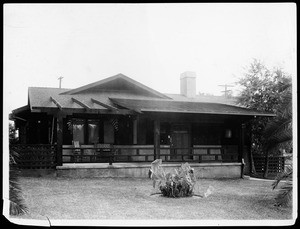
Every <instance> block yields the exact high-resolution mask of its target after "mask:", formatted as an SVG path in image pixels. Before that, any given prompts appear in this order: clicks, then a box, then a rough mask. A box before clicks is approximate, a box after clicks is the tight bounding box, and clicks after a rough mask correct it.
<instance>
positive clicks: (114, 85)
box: [62, 73, 169, 98]
mask: <svg viewBox="0 0 300 229" xmlns="http://www.w3.org/2000/svg"><path fill="white" fill-rule="evenodd" d="M99 91H136V92H138V93H139V94H144V95H147V96H149V97H156V98H169V97H168V96H166V95H165V94H162V93H160V92H158V91H155V90H153V89H152V88H150V87H147V86H145V85H143V84H141V83H139V82H137V81H135V80H133V79H131V78H129V77H127V76H125V75H123V74H121V73H120V74H117V75H115V76H111V77H108V78H105V79H103V80H99V81H97V82H94V83H91V84H87V85H85V86H82V87H79V88H76V89H72V90H69V91H65V92H63V93H62V94H67V95H74V94H78V93H86V92H88V93H90V92H99Z"/></svg>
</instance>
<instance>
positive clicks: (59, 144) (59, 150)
mask: <svg viewBox="0 0 300 229" xmlns="http://www.w3.org/2000/svg"><path fill="white" fill-rule="evenodd" d="M56 127H57V128H56V131H57V152H56V163H57V165H62V145H63V116H62V114H60V112H59V113H58V114H57V126H56Z"/></svg>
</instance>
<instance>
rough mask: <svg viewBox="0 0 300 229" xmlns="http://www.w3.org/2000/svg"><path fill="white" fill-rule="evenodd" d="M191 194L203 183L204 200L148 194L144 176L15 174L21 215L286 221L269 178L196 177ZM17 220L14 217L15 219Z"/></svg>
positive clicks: (285, 209)
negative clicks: (22, 209) (22, 203)
mask: <svg viewBox="0 0 300 229" xmlns="http://www.w3.org/2000/svg"><path fill="white" fill-rule="evenodd" d="M197 182H198V184H197V185H198V186H197V188H196V191H197V193H200V194H203V193H204V192H205V191H206V190H207V188H208V187H209V186H212V187H213V188H214V192H213V193H212V194H211V195H210V196H208V197H207V198H201V197H195V196H194V197H185V198H179V199H174V198H165V197H162V196H160V195H152V196H151V195H150V194H151V193H152V192H153V191H154V190H153V187H152V181H151V180H149V179H133V178H132V179H131V178H90V179H86V178H85V179H83V178H81V179H71V178H70V179H69V178H59V177H21V178H20V183H21V186H22V188H23V194H24V198H25V201H26V204H27V206H28V209H29V211H30V212H29V215H23V216H21V217H22V218H35V219H41V218H43V217H45V216H47V217H48V218H49V219H53V220H54V219H98V220H101V219H110V220H119V219H126V220H132V219H134V220H144V219H155V220H161V219H164V220H165V219H185V220H215V219H221V220H261V219H274V220H278V219H292V208H291V207H276V206H274V203H275V202H274V197H275V195H276V191H273V190H272V188H271V183H272V182H270V181H258V180H243V179H234V180H232V179H226V180H213V179H202V180H198V181H197ZM19 218H20V217H19Z"/></svg>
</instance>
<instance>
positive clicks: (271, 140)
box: [263, 82, 293, 205]
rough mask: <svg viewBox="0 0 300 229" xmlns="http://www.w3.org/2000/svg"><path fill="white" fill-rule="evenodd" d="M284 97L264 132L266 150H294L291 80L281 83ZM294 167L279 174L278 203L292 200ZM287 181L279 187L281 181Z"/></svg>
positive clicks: (277, 185)
mask: <svg viewBox="0 0 300 229" xmlns="http://www.w3.org/2000/svg"><path fill="white" fill-rule="evenodd" d="M281 90H282V97H281V102H280V104H279V106H278V109H277V110H278V112H277V116H276V117H275V118H274V119H272V120H270V121H269V122H268V123H267V126H266V128H265V131H264V133H263V135H264V137H265V139H266V140H265V147H266V150H268V151H270V152H276V151H277V152H278V151H279V150H280V149H285V150H286V151H288V152H292V140H293V133H292V84H291V82H283V83H282V85H281ZM292 175H293V167H292V165H290V166H286V169H285V171H284V172H282V173H281V174H278V175H277V177H276V179H275V181H274V183H273V185H272V187H273V189H275V188H279V194H278V196H277V197H276V202H277V205H287V204H289V203H290V202H291V199H292V191H293V183H292ZM283 180H285V183H284V184H283V185H282V186H281V187H279V183H280V181H283Z"/></svg>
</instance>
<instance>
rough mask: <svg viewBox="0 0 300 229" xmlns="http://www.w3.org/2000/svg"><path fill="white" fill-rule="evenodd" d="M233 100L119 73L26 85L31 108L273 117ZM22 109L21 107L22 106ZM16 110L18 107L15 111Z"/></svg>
mask: <svg viewBox="0 0 300 229" xmlns="http://www.w3.org/2000/svg"><path fill="white" fill-rule="evenodd" d="M233 103H234V101H233V100H226V99H224V98H221V97H216V96H204V95H198V96H196V98H193V99H190V98H187V97H185V96H183V95H179V94H162V93H160V92H157V91H155V90H153V89H151V88H148V87H146V86H145V85H142V84H140V83H138V82H137V81H134V80H132V79H130V78H129V77H127V76H124V75H122V74H118V75H115V76H112V77H109V78H107V79H104V80H100V81H97V82H95V83H93V84H88V85H86V86H83V87H80V88H76V89H60V88H45V87H29V89H28V107H29V109H30V110H32V109H40V108H52V109H69V108H70V109H78V111H79V110H80V109H81V110H82V109H87V110H90V109H91V110H117V109H123V110H133V111H136V112H178V113H199V114H231V115H249V116H255V115H257V116H274V114H270V113H264V112H258V111H253V110H249V109H246V108H242V107H238V106H234V105H233ZM21 110H23V109H21ZM15 112H16V113H18V109H16V110H15Z"/></svg>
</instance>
